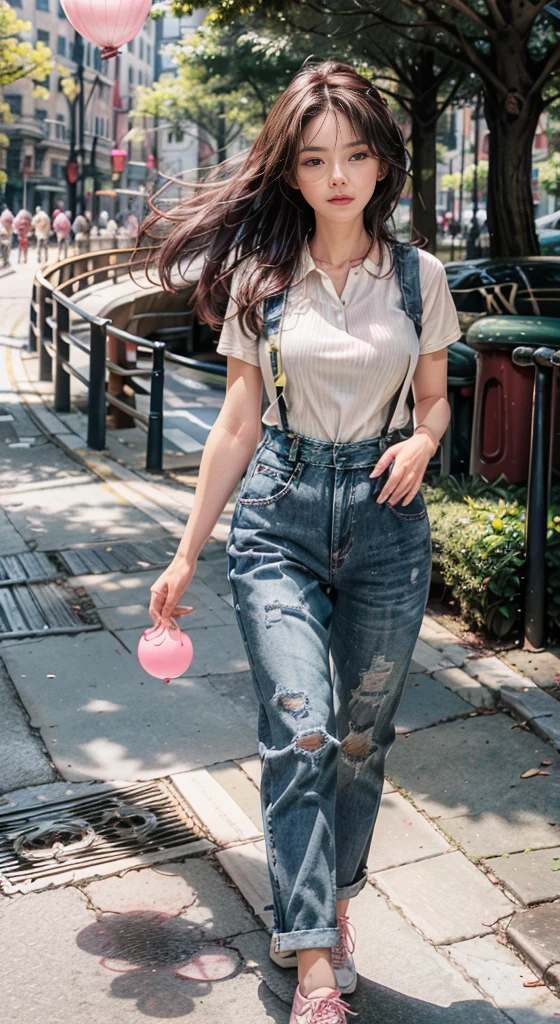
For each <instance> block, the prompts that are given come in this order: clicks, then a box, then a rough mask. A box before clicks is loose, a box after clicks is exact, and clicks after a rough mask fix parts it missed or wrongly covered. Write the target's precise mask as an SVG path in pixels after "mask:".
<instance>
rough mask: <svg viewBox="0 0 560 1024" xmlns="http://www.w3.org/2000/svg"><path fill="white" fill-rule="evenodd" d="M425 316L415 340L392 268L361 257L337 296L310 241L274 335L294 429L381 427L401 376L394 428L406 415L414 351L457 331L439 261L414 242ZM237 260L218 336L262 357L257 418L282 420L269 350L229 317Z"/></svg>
mask: <svg viewBox="0 0 560 1024" xmlns="http://www.w3.org/2000/svg"><path fill="white" fill-rule="evenodd" d="M419 257H420V288H421V291H422V302H423V316H422V335H421V338H420V341H418V337H417V335H416V330H415V327H414V324H413V323H412V321H411V320H410V318H409V317H407V315H406V313H405V312H404V310H403V308H402V298H401V291H400V288H399V283H398V279H397V277H396V273H395V272H393V273H392V274H391V275H390V276H389V277H378V275H379V274H380V273H382V274H385V273H386V272H387V270H388V267H389V263H388V261H387V258H386V260H385V262H384V265H383V268H380V267H379V266H378V265H376V264H374V263H373V262H372V261H371V260H370V259H367V258H366V259H365V260H364V261H363V262H362V263H361V264H360V266H358V267H355V268H354V269H352V270H350V272H349V274H348V279H347V281H346V284H345V286H344V291H343V292H342V295H341V296H340V297H339V296H338V295H337V293H336V290H335V287H334V285H333V283H332V281H331V279H330V277H329V276H328V274H326V273H325V271H323V270H320V269H319V268H318V267H317V265H316V264H315V261H314V260H313V257H312V256H311V253H310V251H309V247H308V245H307V243H306V244H305V247H304V251H303V253H302V260H301V267H300V272H298V274H297V275H296V280H295V283H294V284H293V285H292V286H291V287H290V290H289V292H288V301H287V303H286V309H285V313H284V318H283V326H282V331H281V337H280V354H281V359H282V368H283V371H284V373H285V375H286V385H285V387H284V399H285V401H286V406H287V412H288V423H289V426H290V429H291V430H294V431H295V432H296V433H298V434H303V435H305V436H306V437H313V438H317V439H318V440H321V441H330V442H331V443H334V442H338V443H351V442H355V441H362V440H365V439H368V438H372V437H377V436H379V434H380V432H381V429H382V427H383V424H384V422H385V419H386V416H387V413H388V405H389V402H390V400H391V398H392V396H393V395H394V393H395V392H396V391H397V390H398V388H399V387H400V386H401V385H402V383H403V380H404V378H405V375H406V378H407V380H406V383H405V387H404V388H403V391H402V394H401V397H400V400H399V404H398V406H397V409H396V411H395V414H394V416H393V419H392V422H391V428H392V429H396V428H398V427H404V426H406V424H407V423H408V421H409V419H410V413H409V411H408V407H407V406H406V396H407V394H408V390H409V387H410V384H411V381H412V378H413V376H414V372H415V370H416V365H417V363H418V356H419V355H421V354H423V353H425V352H435V351H437V350H438V349H441V348H445V347H446V346H447V345H450V344H451V343H452V342H454V341H458V340H459V338H460V336H461V328H460V326H459V321H458V318H457V312H456V310H455V305H454V303H453V299H452V297H451V293H450V291H449V286H448V284H447V278H446V276H445V270H444V268H443V264H442V263H441V262H440V261H439V260H438V259H437V258H436V257H435V256H432V255H431V254H430V253H428V252H425V251H424V250H423V249H420V250H419ZM241 273H243V267H239V268H238V269H237V270H236V271H235V273H234V275H233V279H232V284H231V297H230V300H229V302H228V307H227V312H226V318H225V322H224V326H223V330H222V334H221V338H220V341H219V343H218V348H217V350H218V352H221V353H223V354H224V355H232V356H235V357H237V358H238V359H242V360H244V361H246V362H248V363H252V364H253V365H255V366H260V368H261V371H262V375H263V380H264V385H265V388H266V394H267V396H268V400H269V402H270V405H269V406H268V408H267V409H266V411H265V413H264V415H263V417H262V422H263V423H265V424H271V425H275V426H281V425H282V423H281V419H280V412H279V409H278V403H277V399H276V389H275V387H274V380H273V375H272V368H271V365H270V355H269V352H268V349H267V345H266V341H265V340H264V338H263V337H261V338H257V337H256V336H254V335H253V336H248V335H246V334H245V333H244V332H243V331H242V330H241V326H240V324H239V320H238V318H237V316H236V310H237V304H236V302H235V295H236V289H237V285H238V282H239V275H240V274H241Z"/></svg>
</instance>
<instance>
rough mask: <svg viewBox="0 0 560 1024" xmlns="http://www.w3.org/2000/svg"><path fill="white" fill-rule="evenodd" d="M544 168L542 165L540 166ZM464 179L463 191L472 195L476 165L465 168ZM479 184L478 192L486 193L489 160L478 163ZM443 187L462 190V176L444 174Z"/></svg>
mask: <svg viewBox="0 0 560 1024" xmlns="http://www.w3.org/2000/svg"><path fill="white" fill-rule="evenodd" d="M540 166H541V167H542V164H540ZM462 178H463V190H464V191H465V192H466V193H471V192H472V189H473V185H474V164H470V166H469V167H465V173H464V174H463V175H462ZM477 184H478V191H479V192H485V191H486V189H487V188H488V160H479V161H478V170H477ZM441 187H442V188H443V189H454V190H455V191H456V192H458V191H459V189H460V188H461V174H460V172H457V173H456V174H442V177H441Z"/></svg>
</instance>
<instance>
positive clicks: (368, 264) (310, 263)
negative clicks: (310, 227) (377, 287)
mask: <svg viewBox="0 0 560 1024" xmlns="http://www.w3.org/2000/svg"><path fill="white" fill-rule="evenodd" d="M361 266H362V267H364V268H365V270H367V271H368V273H369V274H373V275H374V276H375V277H377V276H378V274H379V264H377V263H374V262H373V261H372V260H371V259H369V257H368V256H366V258H365V260H362V263H361ZM300 270H301V279H303V278H304V277H307V275H308V274H309V273H310V271H312V270H316V271H317V272H318V273H319V272H320V271H319V267H318V266H317V264H316V263H315V260H314V259H313V256H312V255H311V251H310V249H309V243H308V241H307V239H305V242H304V243H303V250H302V254H301V263H300ZM323 273H324V271H323Z"/></svg>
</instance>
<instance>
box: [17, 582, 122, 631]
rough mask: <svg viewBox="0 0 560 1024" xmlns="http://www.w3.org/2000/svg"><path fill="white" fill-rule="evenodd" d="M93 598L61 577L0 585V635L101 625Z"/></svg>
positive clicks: (88, 628)
mask: <svg viewBox="0 0 560 1024" xmlns="http://www.w3.org/2000/svg"><path fill="white" fill-rule="evenodd" d="M101 628H102V624H101V622H100V620H99V616H98V615H97V612H96V611H95V609H94V607H93V603H92V602H91V599H90V598H89V597H88V596H87V595H86V594H82V595H81V596H79V595H78V594H76V592H75V591H74V590H72V588H71V587H70V586H69V584H67V583H65V582H64V581H62V580H59V581H57V583H30V584H28V585H27V586H26V585H22V586H17V585H16V586H3V587H0V639H2V640H9V639H11V638H14V637H16V638H19V637H26V636H44V635H45V634H46V633H50V634H52V633H83V632H85V631H87V630H92V629H101Z"/></svg>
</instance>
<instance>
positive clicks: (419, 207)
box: [410, 50, 439, 253]
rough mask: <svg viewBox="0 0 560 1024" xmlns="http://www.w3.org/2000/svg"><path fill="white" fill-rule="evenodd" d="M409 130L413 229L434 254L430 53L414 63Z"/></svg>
mask: <svg viewBox="0 0 560 1024" xmlns="http://www.w3.org/2000/svg"><path fill="white" fill-rule="evenodd" d="M410 113H411V119H412V130H411V136H410V141H411V143H412V226H413V228H414V230H415V231H417V232H418V234H420V235H423V236H424V237H425V238H426V239H427V245H426V248H427V249H428V250H429V252H433V253H435V251H436V236H437V217H436V196H437V156H436V128H437V121H438V115H439V106H438V86H437V79H436V74H435V71H434V54H433V53H432V51H431V50H426V52H425V53H423V54H422V56H421V57H420V58H419V59H418V60H417V62H416V66H415V72H414V95H413V99H412V101H411V105H410Z"/></svg>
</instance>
